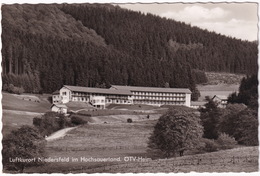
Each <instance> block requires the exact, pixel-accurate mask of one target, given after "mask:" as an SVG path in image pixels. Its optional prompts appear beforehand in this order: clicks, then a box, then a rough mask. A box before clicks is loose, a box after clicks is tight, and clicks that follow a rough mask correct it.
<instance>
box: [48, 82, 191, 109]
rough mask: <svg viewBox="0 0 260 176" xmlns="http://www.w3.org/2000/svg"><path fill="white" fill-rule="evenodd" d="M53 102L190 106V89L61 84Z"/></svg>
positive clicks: (98, 104) (100, 106)
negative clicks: (105, 87)
mask: <svg viewBox="0 0 260 176" xmlns="http://www.w3.org/2000/svg"><path fill="white" fill-rule="evenodd" d="M53 96H55V98H54V97H53V103H54V104H55V103H62V104H66V103H68V102H73V101H77V102H86V103H90V104H91V105H93V106H94V107H97V108H105V106H106V105H109V104H147V105H154V106H161V105H183V106H188V107H190V100H191V91H190V90H189V89H184V88H183V89H180V88H156V87H136V86H118V85H112V86H111V87H110V88H109V89H103V88H91V87H79V86H67V85H65V86H63V87H62V88H61V89H60V90H59V94H57V93H56V94H53Z"/></svg>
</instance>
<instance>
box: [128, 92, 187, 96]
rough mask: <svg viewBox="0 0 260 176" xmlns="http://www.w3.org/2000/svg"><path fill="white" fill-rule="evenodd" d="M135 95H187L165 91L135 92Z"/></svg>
mask: <svg viewBox="0 0 260 176" xmlns="http://www.w3.org/2000/svg"><path fill="white" fill-rule="evenodd" d="M133 94H134V95H150V96H185V94H184V93H163V92H161V93H160V92H133Z"/></svg>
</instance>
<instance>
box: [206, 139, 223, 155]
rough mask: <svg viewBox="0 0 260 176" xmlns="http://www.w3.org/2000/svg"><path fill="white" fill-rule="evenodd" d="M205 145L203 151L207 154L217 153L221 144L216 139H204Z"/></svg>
mask: <svg viewBox="0 0 260 176" xmlns="http://www.w3.org/2000/svg"><path fill="white" fill-rule="evenodd" d="M203 143H204V144H205V146H204V147H203V150H204V151H206V152H215V151H218V149H219V144H218V143H217V142H216V141H215V140H214V139H206V138H204V139H203Z"/></svg>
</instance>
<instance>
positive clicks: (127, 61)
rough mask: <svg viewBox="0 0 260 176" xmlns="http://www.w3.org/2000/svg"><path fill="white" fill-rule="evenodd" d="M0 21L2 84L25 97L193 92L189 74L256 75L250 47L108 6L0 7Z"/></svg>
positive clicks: (254, 51) (254, 47)
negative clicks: (148, 89)
mask: <svg viewBox="0 0 260 176" xmlns="http://www.w3.org/2000/svg"><path fill="white" fill-rule="evenodd" d="M2 16H3V20H2V27H3V28H2V44H3V49H2V58H3V59H2V65H3V85H5V87H7V85H9V84H13V85H14V86H18V87H23V88H24V89H25V91H26V92H33V93H38V92H47V93H51V92H53V91H55V90H57V89H59V88H61V86H62V85H64V84H67V85H79V86H89V87H98V86H100V85H104V84H105V85H106V86H107V87H109V85H111V84H118V85H132V86H153V87H164V86H165V85H166V83H167V85H169V86H170V87H183V88H190V89H191V91H192V92H193V93H194V92H195V90H196V87H195V83H196V79H197V78H196V79H195V75H194V73H196V72H194V69H196V70H199V71H200V70H202V71H201V72H198V73H200V74H201V73H202V74H203V71H205V70H209V71H217V72H221V71H226V72H235V73H240V72H243V73H247V74H251V73H255V72H256V71H257V64H256V63H257V44H256V43H252V42H246V41H241V40H236V39H232V38H229V37H225V36H221V35H219V34H215V33H212V32H208V31H205V30H201V29H199V28H196V27H191V26H189V25H186V24H184V23H180V22H176V21H174V20H167V19H164V18H160V17H158V16H154V15H151V14H147V15H144V14H141V13H138V12H133V11H129V10H125V9H121V8H119V7H116V6H112V5H97V4H93V5H90V4H77V5H76V4H69V5H68V4H61V5H57V4H51V5H42V4H37V5H29V4H23V5H19V4H15V5H3V6H2ZM92 29H93V30H92ZM10 74H14V75H12V76H10ZM7 75H9V76H7ZM36 83H37V84H36ZM30 84H32V86H31V87H33V88H34V87H37V89H29V88H26V87H28V86H27V85H30ZM34 84H35V85H34Z"/></svg>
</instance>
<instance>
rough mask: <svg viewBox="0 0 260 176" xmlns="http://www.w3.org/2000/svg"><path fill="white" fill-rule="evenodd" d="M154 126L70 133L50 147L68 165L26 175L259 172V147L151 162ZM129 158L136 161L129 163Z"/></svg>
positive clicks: (103, 126) (104, 126)
mask: <svg viewBox="0 0 260 176" xmlns="http://www.w3.org/2000/svg"><path fill="white" fill-rule="evenodd" d="M155 123H156V120H146V121H139V122H134V123H111V124H88V125H84V126H80V127H78V128H76V129H73V130H71V131H69V132H68V134H67V135H66V136H65V137H63V138H61V139H58V140H55V141H49V142H48V143H47V154H48V156H49V157H52V158H58V157H66V158H69V162H56V163H49V164H47V165H45V166H41V167H39V168H28V169H27V170H26V172H29V173H30V172H40V173H61V172H62V173H145V172H153V173H156V172H163V173H167V172H190V171H196V172H213V171H216V172H231V171H232V172H243V171H245V172H253V171H257V170H258V147H240V148H235V149H231V150H223V151H218V152H212V153H204V154H197V155H191V154H192V153H189V155H187V156H184V157H176V158H170V159H155V160H152V158H154V155H153V153H151V152H149V151H148V150H147V149H148V148H147V141H148V138H149V136H150V134H151V132H152V130H153V126H154V124H155ZM82 157H85V158H86V159H91V158H92V159H104V158H105V159H107V158H113V159H118V160H116V161H115V160H114V161H106V162H101V161H100V162H95V161H85V160H84V159H82ZM130 157H132V159H134V158H135V159H136V161H133V160H132V161H129V160H130V159H129V158H130ZM73 158H74V162H73V161H72V159H73ZM138 158H139V159H138ZM81 159H82V160H81ZM205 166H207V167H205Z"/></svg>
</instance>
